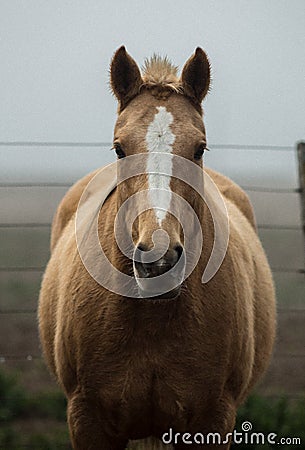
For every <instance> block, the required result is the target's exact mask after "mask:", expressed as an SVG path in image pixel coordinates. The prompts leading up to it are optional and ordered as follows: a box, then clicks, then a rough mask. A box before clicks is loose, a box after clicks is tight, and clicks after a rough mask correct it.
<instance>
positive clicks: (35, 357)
mask: <svg viewBox="0 0 305 450" xmlns="http://www.w3.org/2000/svg"><path fill="white" fill-rule="evenodd" d="M111 146H112V144H111V143H109V142H21V141H20V142H19V141H18V142H17V141H15V142H0V147H69V148H71V149H73V148H82V147H86V148H90V147H91V148H96V147H98V148H101V147H109V148H110V147H111ZM210 148H212V149H227V150H233V149H240V150H243V149H245V150H262V151H277V152H291V154H294V152H295V147H293V146H266V145H233V144H232V145H231V144H230V145H222V144H219V145H210ZM71 184H72V183H67V182H44V181H35V182H27V181H26V182H25V181H22V180H21V181H17V182H3V183H0V189H11V188H14V189H18V188H20V189H31V188H42V189H50V188H69V187H70V186H71ZM242 188H243V189H244V190H246V191H249V192H261V193H272V194H275V195H281V194H288V195H290V194H299V195H304V193H303V192H302V189H301V188H299V187H297V188H287V189H286V188H285V189H281V188H272V187H270V188H269V187H263V186H242ZM50 227H51V223H50V222H41V223H40V222H24V223H22V222H20V223H19V222H10V223H5V222H1V223H0V229H3V230H4V229H14V228H15V229H22V228H24V229H38V228H45V229H50ZM258 229H261V230H273V231H281V230H282V231H292V232H300V231H302V227H301V225H300V226H294V225H281V224H264V223H259V224H258ZM44 269H45V267H44V266H39V265H37V266H25V267H22V266H11V267H10V266H6V267H0V273H4V274H5V273H14V272H15V273H30V272H32V273H37V274H39V275H41V274H42V272H43V271H44ZM272 270H273V272H274V273H280V274H281V273H284V274H296V275H304V274H305V267H298V268H289V267H287V266H278V267H272ZM278 312H279V314H284V315H285V314H290V313H296V314H300V313H304V312H305V302H304V306H303V307H302V308H288V307H281V308H279V309H278ZM36 313H37V311H36V308H29V309H22V308H18V307H15V308H10V309H5V310H4V309H0V317H1V316H3V317H8V316H9V315H16V316H19V315H33V316H34V315H36ZM276 357H277V358H293V359H300V360H301V359H302V360H303V359H304V358H305V353H298V354H293V353H289V354H287V353H277V355H276ZM40 360H42V357H41V355H40V354H2V355H0V365H1V364H5V363H7V362H26V363H31V362H34V361H40ZM271 397H279V396H277V395H274V396H273V395H272V396H271ZM289 397H290V398H294V397H295V398H299V396H298V395H297V396H294V395H293V394H291V395H289Z"/></svg>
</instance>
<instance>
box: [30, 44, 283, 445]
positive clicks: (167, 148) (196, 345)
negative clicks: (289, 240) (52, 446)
mask: <svg viewBox="0 0 305 450" xmlns="http://www.w3.org/2000/svg"><path fill="white" fill-rule="evenodd" d="M210 72H211V69H210V63H209V60H208V57H207V55H206V53H205V52H204V51H203V50H202V49H201V48H199V47H198V48H197V49H196V51H195V53H194V54H192V56H191V57H190V58H189V59H188V61H187V62H186V63H185V65H184V67H183V70H182V72H181V75H180V76H179V75H178V68H177V67H176V66H174V65H173V64H172V63H171V62H170V60H169V59H168V58H167V57H165V58H163V57H160V56H159V55H154V56H153V57H151V58H150V59H147V60H146V61H145V64H144V66H143V68H142V70H140V69H139V67H138V65H137V63H136V62H135V61H134V59H133V58H132V57H131V56H130V55H129V54H128V53H127V51H126V49H125V47H124V46H122V47H120V48H119V49H118V50H117V51H116V52H115V54H114V56H113V58H112V61H111V66H110V84H111V88H112V92H113V94H114V95H115V96H116V98H117V100H118V117H117V121H116V124H115V129H114V141H113V150H114V151H115V152H116V155H117V161H116V162H115V163H113V164H112V165H109V166H106V167H105V168H102V170H96V171H95V172H93V173H90V174H88V175H87V176H85V177H84V178H83V179H81V180H79V181H78V182H77V183H76V184H75V185H74V186H72V188H70V190H69V191H68V192H67V194H66V195H65V196H64V198H63V200H62V201H61V203H60V205H59V207H58V209H57V212H56V214H55V217H54V219H53V224H52V231H51V257H50V260H49V262H48V265H47V268H46V270H45V273H44V276H43V280H42V285H41V291H40V297H39V307H38V319H39V333H40V340H41V345H42V350H43V354H44V358H45V360H46V362H47V365H48V367H49V369H50V371H51V372H52V373H53V374H54V375H55V377H56V379H57V381H58V383H59V385H60V386H61V388H62V389H63V391H64V393H65V396H66V398H67V421H68V426H69V432H70V438H71V442H72V446H73V448H74V449H75V450H87V449H88V450H89V449H94V450H98V449H101V450H123V449H125V448H126V447H128V446H129V447H128V448H131V449H135V448H144V449H146V450H148V449H153V448H172V449H184V448H189V449H193V448H196V449H197V448H198V449H199V448H219V449H220V448H221V449H228V448H229V447H230V445H231V441H232V439H231V436H232V432H233V430H234V426H235V421H236V413H237V408H238V407H239V405H241V404H242V402H243V401H244V400H245V399H246V398H247V396H248V395H249V393H250V392H251V390H252V389H253V387H254V385H255V384H256V383H257V382H258V380H259V379H260V378H261V377H262V375H263V374H264V372H265V371H266V369H267V367H268V364H269V361H270V358H271V355H272V350H273V344H274V338H275V329H276V314H275V294H274V285H273V280H272V274H271V271H270V268H269V265H268V261H267V258H266V255H265V253H264V250H263V248H262V245H261V242H260V240H259V238H258V234H257V229H256V222H255V217H254V212H253V208H252V205H251V203H250V201H249V198H248V196H247V195H246V193H245V192H244V191H243V190H242V189H241V188H240V187H239V186H238V185H237V184H235V183H234V182H233V181H232V180H230V179H229V178H227V177H225V176H224V175H222V174H220V173H218V172H216V171H213V170H211V169H208V168H206V167H204V165H203V158H204V153H205V151H206V150H207V139H206V131H205V126H204V123H203V110H202V105H201V104H202V101H203V99H204V98H205V97H206V95H207V93H208V91H209V86H210V77H211V75H210ZM207 180H208V181H207ZM213 186H214V187H213ZM201 188H203V189H202V190H201ZM214 188H215V189H216V190H214V191H213V192H214V193H212V194H211V192H212V190H213V189H214ZM215 192H216V194H215ZM209 195H210V197H209ZM215 196H216V197H217V199H218V200H219V202H218V203H217V201H218V200H217V201H214V203H213V201H212V202H211V201H209V198H210V199H211V198H212V200H213V198H214V199H215ZM215 211H216V212H215ZM93 223H94V226H93V225H92V224H93ZM198 224H199V225H198ZM182 225H183V226H182ZM79 230H81V231H79ZM89 235H90V236H91V237H92V236H93V237H92V239H91V240H90V239H89V238H88V236H89ZM226 235H227V238H226V237H223V236H226ZM219 236H220V237H219ZM88 239H89V241H88ZM117 239H118V240H119V241H120V240H121V242H123V244H120V243H118V241H117ZM216 241H217V242H218V244H217V245H215V242H216ZM219 242H220V244H219ZM216 247H217V248H218V253H217V251H216V250H217V248H216ZM215 248H216V250H215ZM219 248H220V250H219ZM101 249H102V250H101ZM101 251H103V255H104V256H103V258H102V259H99V258H100V254H101ZM215 251H216V256H215ZM88 255H89V256H88ZM90 255H91V256H90ZM92 255H93V256H92ZM213 255H214V256H213ZM211 259H213V261H214V265H213V264H212V266H211V265H210V262H211ZM215 261H216V262H215ZM208 266H209V267H210V270H209V274H207V275H206V276H205V279H204V275H203V274H204V273H206V272H205V270H206V268H207V267H208ZM122 280H123V281H122ZM209 433H210V435H209ZM213 433H214V434H215V435H216V436H218V440H217V441H216V442H213V443H211V442H210V441H209V439H208V438H209V436H211V434H213Z"/></svg>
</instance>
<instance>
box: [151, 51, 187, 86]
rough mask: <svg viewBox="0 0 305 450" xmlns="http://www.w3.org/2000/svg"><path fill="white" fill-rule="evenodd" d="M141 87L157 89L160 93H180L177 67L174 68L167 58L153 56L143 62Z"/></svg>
mask: <svg viewBox="0 0 305 450" xmlns="http://www.w3.org/2000/svg"><path fill="white" fill-rule="evenodd" d="M142 79H143V86H144V87H147V88H149V89H152V88H154V87H155V88H157V89H158V88H159V89H160V91H166V90H167V91H174V92H182V86H181V84H180V81H179V78H178V67H177V66H174V65H173V64H172V63H171V61H170V60H169V59H168V57H167V56H165V57H162V56H160V55H156V54H154V55H153V56H152V57H151V58H147V59H145V61H144V65H143V67H142Z"/></svg>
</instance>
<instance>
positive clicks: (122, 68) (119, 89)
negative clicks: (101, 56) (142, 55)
mask: <svg viewBox="0 0 305 450" xmlns="http://www.w3.org/2000/svg"><path fill="white" fill-rule="evenodd" d="M142 83H143V81H142V77H141V73H140V70H139V68H138V66H137V63H136V62H135V61H134V59H133V58H132V57H131V56H130V55H129V54H128V53H127V52H126V49H125V47H124V46H122V47H120V48H119V49H118V50H117V51H116V52H115V54H114V56H113V58H112V61H111V66H110V84H111V88H112V91H113V93H114V95H115V96H116V98H117V99H118V100H119V103H120V109H121V110H122V109H123V108H125V106H126V105H127V103H128V102H129V101H130V100H131V99H132V98H133V97H135V96H136V95H137V94H138V93H139V90H140V87H141V85H142Z"/></svg>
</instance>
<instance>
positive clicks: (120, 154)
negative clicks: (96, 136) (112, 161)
mask: <svg viewBox="0 0 305 450" xmlns="http://www.w3.org/2000/svg"><path fill="white" fill-rule="evenodd" d="M113 147H114V150H115V153H116V154H117V157H118V158H119V159H122V158H125V156H126V155H125V152H124V150H123V149H122V147H121V146H120V144H114V146H113Z"/></svg>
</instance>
